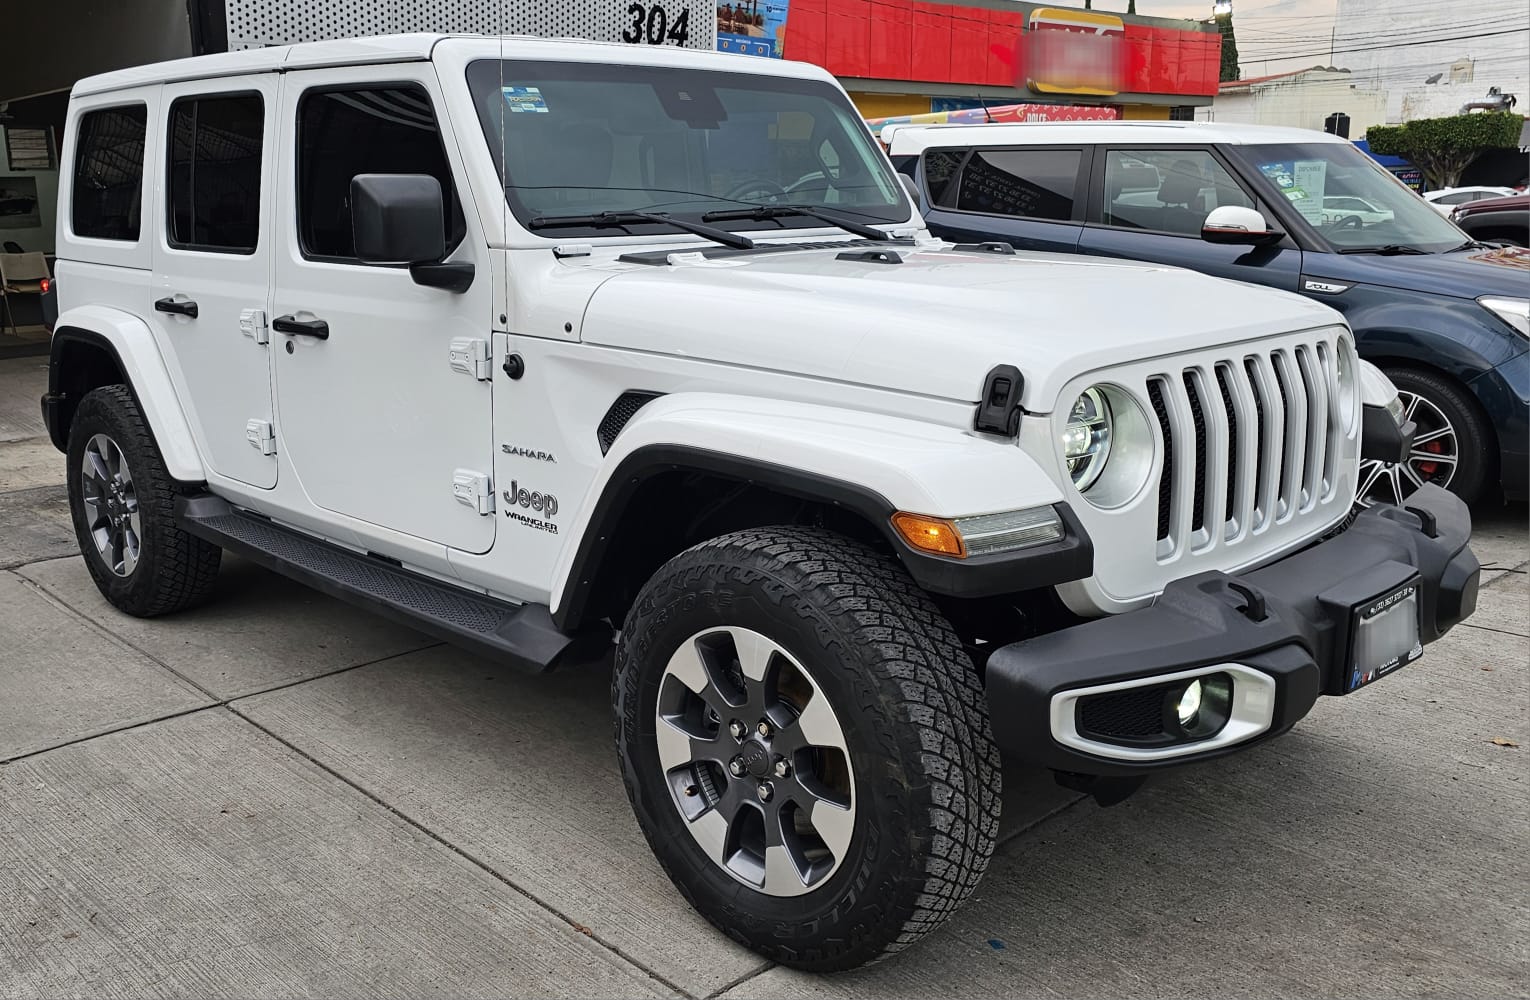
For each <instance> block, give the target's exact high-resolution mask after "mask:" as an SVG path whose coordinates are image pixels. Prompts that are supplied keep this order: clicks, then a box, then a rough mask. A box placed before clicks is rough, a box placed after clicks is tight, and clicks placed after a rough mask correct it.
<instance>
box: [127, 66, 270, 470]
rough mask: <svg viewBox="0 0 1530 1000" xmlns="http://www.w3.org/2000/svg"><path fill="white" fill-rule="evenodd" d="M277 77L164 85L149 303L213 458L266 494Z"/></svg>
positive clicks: (179, 387) (180, 390) (205, 450)
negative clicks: (161, 173) (268, 305)
mask: <svg viewBox="0 0 1530 1000" xmlns="http://www.w3.org/2000/svg"><path fill="white" fill-rule="evenodd" d="M277 81H278V78H277V76H276V75H275V74H267V75H265V76H257V77H250V78H246V79H240V80H219V81H208V80H202V81H198V82H196V83H191V84H172V85H167V86H166V87H165V88H164V90H163V92H162V98H163V99H162V101H161V103H160V116H161V117H160V121H161V122H162V123H163V128H162V129H159V130H158V136H159V139H160V142H161V143H162V148H163V150H164V153H165V158H164V160H163V163H164V168H163V169H164V179H163V185H162V186H161V187H160V194H159V196H158V197H157V198H156V210H155V216H154V217H155V220H156V221H157V222H159V224H157V225H154V226H153V229H152V231H153V232H155V233H156V234H157V235H156V237H155V240H154V251H153V253H154V281H153V284H152V286H151V288H150V290H149V301H148V302H146V303H144V306H145V309H144V315H146V316H150V317H152V320H151V322H152V323H153V325H154V329H155V335H156V337H157V338H158V341H159V344H160V347H161V350H162V351H163V352H164V355H165V358H166V361H167V363H168V364H169V367H170V373H171V378H172V380H173V381H174V382H175V388H176V392H177V394H178V395H179V396H180V398H181V400H182V402H183V403H184V404H185V405H186V408H187V410H188V411H189V412H188V414H187V416H188V417H190V418H191V426H192V428H193V429H194V433H195V434H196V435H197V438H198V441H197V443H198V445H199V446H200V448H201V451H202V458H203V461H205V462H206V464H207V466H208V468H210V469H211V470H212V471H213V472H215V473H217V474H219V475H223V476H227V477H229V478H230V479H236V480H238V481H240V482H242V483H247V484H249V485H251V486H257V487H260V488H262V489H270V488H271V487H273V486H275V485H276V458H275V455H274V448H273V446H272V441H271V438H270V433H269V432H270V428H271V425H272V416H271V360H270V347H269V346H268V345H267V344H266V343H265V342H264V332H265V324H264V318H265V309H266V301H267V295H268V294H269V286H270V279H271V244H272V242H273V240H272V232H271V224H272V214H271V202H272V188H273V183H272V180H271V174H272V167H273V166H274V164H275V151H274V146H275V143H274V142H272V141H271V136H272V135H273V134H274V131H275V130H274V123H275V120H276V110H277V108H276V105H277V89H278V88H277ZM150 141H153V140H152V139H151V140H150Z"/></svg>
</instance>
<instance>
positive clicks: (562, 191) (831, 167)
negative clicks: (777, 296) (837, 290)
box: [468, 61, 910, 235]
mask: <svg viewBox="0 0 1530 1000" xmlns="http://www.w3.org/2000/svg"><path fill="white" fill-rule="evenodd" d="M468 84H469V86H470V87H471V89H472V92H473V100H474V104H475V105H476V106H477V109H478V117H479V120H480V122H481V123H482V124H483V129H484V134H485V135H486V136H487V137H488V140H489V146H490V149H491V150H492V151H493V154H494V157H495V162H496V165H497V166H498V167H499V168H500V171H501V175H502V176H503V177H504V179H505V195H506V198H507V199H508V200H509V203H510V208H511V211H513V212H514V213H515V216H516V218H517V219H519V220H520V221H521V223H522V224H523V225H525V226H527V227H529V228H534V229H538V230H542V231H547V230H549V229H556V230H558V231H559V232H560V233H564V232H571V231H576V230H581V229H583V230H587V231H588V232H589V233H590V234H591V235H595V234H601V235H610V234H611V230H610V229H609V228H601V229H595V228H590V227H589V226H588V224H587V222H586V223H585V224H580V223H578V222H569V223H559V222H557V219H558V218H559V217H569V218H574V217H580V216H583V217H586V219H587V218H588V217H589V216H592V215H598V214H600V213H604V212H637V211H647V212H664V213H669V214H673V215H675V216H679V217H683V218H687V219H691V220H697V219H699V218H700V217H701V216H702V215H704V214H706V213H708V212H715V211H722V210H727V209H737V208H740V207H745V206H750V205H760V204H770V205H799V206H807V207H811V208H827V209H831V210H833V211H835V212H838V213H841V214H843V215H846V216H850V217H853V218H857V219H864V220H866V221H868V222H902V221H905V220H907V219H908V218H909V215H910V210H909V208H908V203H907V201H906V200H905V199H904V195H903V189H902V187H901V186H900V185H899V183H898V181H897V179H896V178H895V177H894V176H893V175H892V172H891V170H890V169H889V168H888V167H887V165H886V163H885V162H884V158H883V156H882V153H881V151H880V149H878V148H877V146H876V144H875V143H874V142H873V141H872V138H871V135H870V133H869V132H867V130H866V126H865V124H864V123H862V121H861V119H860V117H859V116H858V115H857V114H856V113H855V109H854V108H853V107H852V106H851V105H850V103H849V101H847V100H846V99H845V97H844V95H842V94H841V93H840V92H839V91H838V90H837V89H835V88H834V87H832V86H830V85H828V84H826V83H822V82H818V81H814V80H794V79H786V78H780V77H771V76H755V75H750V74H744V73H719V72H711V71H705V70H685V69H672V68H668V67H654V66H632V65H624V66H607V65H598V64H592V63H556V62H513V61H505V62H499V61H480V62H476V63H473V64H472V65H471V66H469V67H468ZM539 220H542V221H539ZM804 226H811V227H822V226H824V223H823V222H822V221H818V220H814V219H811V218H802V217H796V216H778V217H775V218H772V219H769V220H766V219H756V220H744V221H740V222H738V223H737V224H732V223H730V226H729V228H732V229H759V228H767V229H780V228H783V227H785V228H796V227H804ZM623 228H625V229H627V230H628V231H629V232H654V233H657V232H665V231H672V229H670V230H666V227H665V226H664V225H663V224H662V223H658V224H655V223H645V222H641V221H638V222H633V223H631V224H630V225H624V226H623Z"/></svg>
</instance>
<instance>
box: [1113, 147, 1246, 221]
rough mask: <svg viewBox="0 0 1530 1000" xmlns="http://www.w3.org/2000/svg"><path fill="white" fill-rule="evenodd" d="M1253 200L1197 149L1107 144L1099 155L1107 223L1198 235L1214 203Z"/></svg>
mask: <svg viewBox="0 0 1530 1000" xmlns="http://www.w3.org/2000/svg"><path fill="white" fill-rule="evenodd" d="M1226 205H1237V206H1239V207H1242V208H1253V207H1254V200H1253V199H1252V198H1250V197H1249V196H1248V193H1247V192H1245V191H1244V190H1243V188H1242V187H1240V186H1239V185H1238V182H1237V181H1235V180H1234V179H1233V177H1232V175H1231V174H1229V173H1228V172H1227V170H1226V169H1225V168H1223V166H1222V165H1221V164H1220V163H1218V162H1217V159H1216V157H1214V156H1212V155H1211V154H1210V153H1209V152H1207V151H1205V150H1203V149H1131V150H1127V149H1112V150H1110V151H1108V152H1107V153H1106V154H1105V204H1104V208H1103V211H1102V218H1101V221H1102V222H1104V224H1105V225H1107V226H1121V227H1124V228H1127V229H1149V230H1152V231H1154V232H1160V233H1180V234H1183V235H1185V236H1196V237H1199V236H1200V235H1201V224H1202V223H1203V222H1205V221H1206V216H1207V215H1209V214H1211V210H1212V209H1214V208H1222V207H1223V206H1226Z"/></svg>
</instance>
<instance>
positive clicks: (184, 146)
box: [166, 94, 265, 253]
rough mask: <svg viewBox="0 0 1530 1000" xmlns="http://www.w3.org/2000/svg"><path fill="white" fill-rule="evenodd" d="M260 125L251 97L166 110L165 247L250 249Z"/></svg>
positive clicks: (259, 108) (254, 233)
mask: <svg viewBox="0 0 1530 1000" xmlns="http://www.w3.org/2000/svg"><path fill="white" fill-rule="evenodd" d="M264 124H265V104H264V102H263V101H262V100H261V98H260V95H259V94H231V95H226V96H225V95H218V96H209V97H186V98H182V99H180V100H178V101H176V102H175V103H174V104H173V105H171V106H170V159H169V177H168V180H167V194H168V199H167V200H168V202H169V218H168V219H167V220H166V221H167V225H168V226H169V232H168V237H169V242H170V245H171V246H173V247H179V248H182V249H190V250H210V251H215V252H219V253H254V252H255V242H256V239H257V238H258V237H259V235H260V164H261V145H262V132H263V127H264Z"/></svg>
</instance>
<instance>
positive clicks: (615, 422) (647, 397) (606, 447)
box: [595, 389, 664, 455]
mask: <svg viewBox="0 0 1530 1000" xmlns="http://www.w3.org/2000/svg"><path fill="white" fill-rule="evenodd" d="M662 395H664V393H662V392H642V391H639V390H635V389H634V390H628V391H627V392H624V393H622V394H621V395H620V396H617V397H616V402H614V403H612V404H611V408H610V409H609V410H607V411H606V415H605V416H604V417H601V418H600V426H599V427H597V428H595V440H597V441H599V442H600V453H601V454H602V455H604V454H605V453H606V452H608V451H610V450H611V446H612V445H613V444H615V443H616V436H617V435H618V434H620V433H621V432H622V428H623V427H626V426H627V421H629V420H631V419H632V418H633V416H634V415H635V414H636V413H637V411H639V410H641V409H642V408H643V407H645V406H647V405H648V404H649V403H650V402H652V401H653V400H655V399H658V398H659V397H660V396H662Z"/></svg>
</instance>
